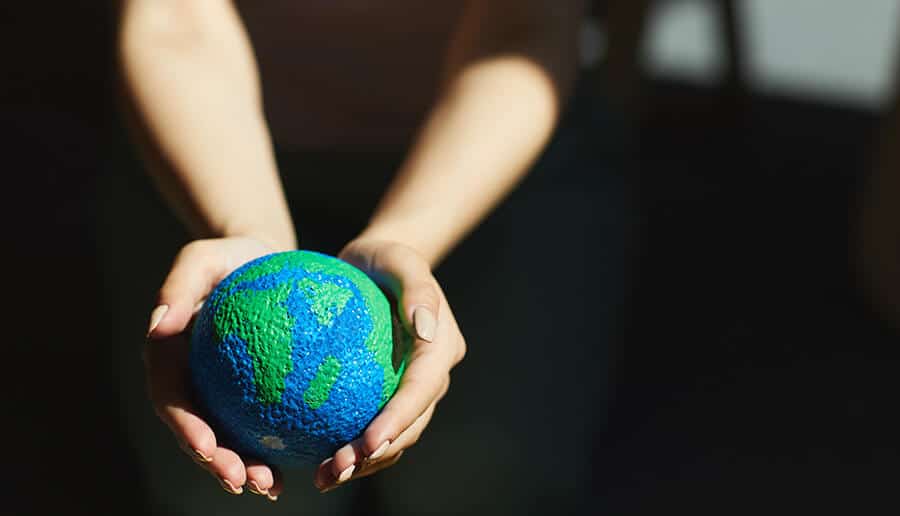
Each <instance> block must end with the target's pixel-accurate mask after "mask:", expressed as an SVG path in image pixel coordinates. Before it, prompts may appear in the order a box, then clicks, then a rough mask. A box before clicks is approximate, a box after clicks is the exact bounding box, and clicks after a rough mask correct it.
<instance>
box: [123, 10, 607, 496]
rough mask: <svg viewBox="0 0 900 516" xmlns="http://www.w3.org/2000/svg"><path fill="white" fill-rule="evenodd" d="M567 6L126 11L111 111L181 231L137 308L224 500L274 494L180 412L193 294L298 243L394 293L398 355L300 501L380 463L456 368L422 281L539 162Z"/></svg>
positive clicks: (569, 66)
mask: <svg viewBox="0 0 900 516" xmlns="http://www.w3.org/2000/svg"><path fill="white" fill-rule="evenodd" d="M582 4H583V3H582V2H581V1H578V0H567V1H563V2H560V1H558V0H527V1H522V0H516V1H513V0H488V1H479V2H452V1H440V2H428V3H424V2H414V1H411V0H392V1H390V2H365V1H359V2H315V1H313V2H288V1H285V2H251V1H235V2H234V3H232V2H228V1H227V0H204V1H197V2H177V1H160V0H122V1H121V2H120V4H119V10H118V20H119V37H118V59H119V66H120V72H121V82H122V86H123V88H122V90H123V92H124V95H123V100H124V102H123V106H124V109H123V111H124V112H125V113H126V115H127V119H128V125H129V128H130V130H131V134H132V135H133V136H134V138H135V141H136V145H137V147H138V148H139V150H140V152H141V156H142V163H143V165H144V167H145V168H146V169H147V170H148V171H149V172H150V175H151V177H152V179H153V182H154V184H155V185H156V186H157V188H158V190H159V191H160V192H161V193H162V194H163V196H164V197H165V199H166V200H167V201H168V206H169V207H170V209H171V210H172V211H173V212H174V213H176V214H177V215H178V216H179V220H181V221H182V222H183V223H184V225H185V226H186V227H188V228H190V232H191V237H190V238H191V240H190V241H189V242H188V243H187V244H186V245H184V246H183V247H182V248H181V249H180V251H179V252H178V253H177V255H176V256H175V258H174V262H173V263H172V265H171V267H170V269H169V270H168V272H167V273H166V275H165V280H164V281H163V282H162V286H161V287H160V288H159V291H158V298H157V300H156V303H155V305H154V307H153V308H152V310H151V311H150V312H151V313H150V317H149V319H150V322H149V326H148V330H147V336H148V343H147V345H146V347H145V352H144V362H145V373H146V381H147V389H148V392H149V394H150V398H151V400H152V403H153V406H154V408H155V411H156V413H157V414H158V416H159V418H160V419H161V420H162V421H163V422H164V423H165V424H166V425H167V426H168V428H169V429H170V430H171V432H172V434H173V435H174V436H175V439H176V440H177V442H178V444H179V445H180V448H181V449H182V450H183V451H184V452H185V453H187V454H188V455H189V456H190V457H191V458H192V459H193V460H194V461H195V462H197V463H198V464H199V465H200V466H201V467H202V468H203V469H204V470H206V471H207V472H209V473H210V474H211V475H212V476H213V477H214V478H215V479H216V481H217V482H218V483H219V484H220V485H221V486H222V488H223V489H224V490H225V491H227V492H229V493H232V494H240V493H242V492H243V491H244V490H248V491H250V492H252V493H255V494H259V495H262V496H264V497H267V498H268V499H270V500H273V501H274V500H277V499H278V498H279V496H281V495H282V492H283V490H284V479H283V476H282V474H281V473H280V472H279V471H277V470H276V469H273V468H271V467H270V466H268V465H266V464H263V463H260V462H258V461H255V460H253V459H251V458H249V457H241V456H239V455H237V454H236V453H234V452H233V451H232V450H229V449H228V448H227V447H224V446H222V445H221V444H220V443H219V442H218V441H217V440H216V436H215V434H214V432H213V431H212V429H211V428H210V427H209V425H208V424H207V423H206V422H205V421H204V420H203V419H202V418H201V417H200V416H199V415H198V413H197V412H196V411H195V410H194V407H193V406H192V405H191V403H190V399H189V394H188V392H187V388H186V386H185V381H184V378H185V369H186V365H185V364H186V362H185V357H186V351H187V343H186V339H185V333H186V328H188V325H189V323H190V321H191V319H192V317H193V315H194V314H195V313H196V311H197V310H198V308H199V306H200V304H201V303H202V301H203V299H204V297H205V296H206V295H207V294H208V293H209V292H210V291H211V289H212V288H213V287H214V286H215V285H216V284H217V282H218V281H219V280H221V279H222V278H224V277H225V276H226V275H227V274H229V273H230V272H231V271H233V270H234V269H235V268H237V267H238V266H240V265H242V264H243V263H245V262H247V261H249V260H251V259H253V258H256V257H259V256H261V255H264V254H267V253H271V252H274V251H283V250H290V249H296V248H298V247H299V246H300V244H302V247H305V248H313V249H318V250H323V251H326V252H335V253H337V254H338V256H340V257H341V258H343V259H345V260H347V261H349V262H351V263H353V264H355V265H357V266H359V267H360V268H362V269H363V270H364V271H365V272H367V273H368V274H369V275H370V276H372V277H373V278H374V279H376V280H377V281H378V282H379V283H380V284H381V285H382V286H383V287H384V288H387V289H391V290H393V293H394V294H395V295H396V296H397V297H398V298H399V299H400V300H401V305H402V310H401V312H402V317H403V319H404V323H405V324H406V325H407V327H408V330H409V331H410V332H411V334H413V335H414V336H415V337H416V339H415V343H414V352H413V354H412V357H413V359H412V361H411V362H410V364H409V367H408V369H407V372H406V373H405V375H404V378H403V380H402V382H401V385H400V387H399V389H398V391H397V393H396V394H395V396H394V397H393V398H392V400H391V401H390V402H389V403H388V404H387V405H386V406H385V408H384V409H383V410H382V412H381V413H380V414H379V415H378V416H377V417H376V418H375V419H374V420H373V421H372V423H371V424H370V425H369V426H368V428H367V429H366V430H365V432H364V433H363V434H362V435H361V437H360V438H359V439H357V440H356V441H354V442H351V443H348V444H347V445H346V446H344V447H342V448H340V449H339V450H337V452H336V453H335V454H334V456H333V457H330V458H328V459H326V460H325V461H324V462H323V463H322V464H321V465H319V467H318V468H317V469H316V472H315V474H314V485H315V487H316V489H318V490H320V491H322V492H326V491H329V490H331V489H333V488H335V487H337V486H341V485H345V484H347V483H349V482H351V481H352V480H354V479H358V478H361V477H364V476H368V475H371V474H372V473H375V472H378V471H380V470H382V469H384V468H386V467H389V466H391V465H393V464H395V463H396V462H397V461H398V459H399V458H400V457H401V456H402V455H403V453H404V451H406V450H407V449H408V448H409V447H410V446H412V445H413V444H414V443H416V442H417V440H418V439H419V437H420V435H421V434H422V433H423V432H424V431H425V427H426V426H428V425H429V422H430V420H431V419H432V417H433V414H434V412H435V407H436V405H437V404H438V402H439V401H440V400H441V399H442V398H443V396H444V395H445V393H447V391H448V387H449V378H450V371H451V369H452V368H453V367H454V366H455V365H456V364H458V363H459V362H460V360H462V358H463V356H464V354H465V353H466V344H465V339H464V337H463V334H462V331H461V330H460V327H459V325H458V324H457V322H456V318H455V314H454V309H453V308H451V303H450V300H449V298H448V296H447V295H445V292H444V288H443V287H444V286H446V284H444V285H442V284H439V282H438V281H437V280H436V278H435V275H434V274H433V270H434V268H435V267H436V266H437V265H438V264H440V263H441V262H442V260H443V259H444V258H445V257H446V256H448V255H449V254H450V252H451V251H452V250H453V249H454V248H455V247H456V246H457V245H458V244H459V243H460V242H461V241H462V240H463V239H464V238H466V237H467V236H469V235H470V234H471V233H473V232H474V231H475V229H476V228H477V227H478V226H479V224H480V223H481V222H483V221H485V219H486V218H487V217H488V215H489V214H491V213H493V212H494V211H496V209H497V207H498V206H499V205H500V204H501V202H502V201H503V200H504V199H505V198H506V197H508V196H509V195H510V193H511V192H512V191H513V190H514V189H515V188H516V187H517V186H518V185H520V183H522V182H523V180H524V179H525V176H526V175H527V174H528V172H529V170H531V169H532V168H533V167H534V166H535V164H536V162H538V161H539V160H541V159H542V158H541V157H542V154H543V153H545V151H546V150H547V148H548V144H549V143H550V142H551V141H552V138H553V137H554V131H555V129H556V128H557V125H558V124H559V121H560V119H561V117H562V116H563V113H564V111H565V108H566V106H567V103H568V102H569V101H570V97H572V95H573V91H574V89H575V84H576V80H577V77H578V72H579V70H578V41H577V39H578V34H579V31H578V29H579V27H580V23H581V21H582V18H583V15H584V10H585V6H584V5H582ZM564 166H568V165H564ZM295 168H296V169H299V170H291V171H290V172H289V173H287V172H285V171H286V170H288V169H295ZM112 197H114V196H112ZM110 202H115V199H114V198H110ZM140 202H142V201H139V200H136V201H135V203H134V204H130V206H129V207H130V208H131V209H137V208H136V207H137V206H138V205H139V204H140ZM542 202H543V201H542ZM587 203H589V201H588V200H586V198H585V199H582V198H581V197H579V202H578V203H577V204H574V205H573V206H577V207H578V208H579V209H580V208H581V207H582V206H586V205H587ZM613 204H614V203H613ZM126 209H127V208H126ZM579 216H580V217H585V218H587V219H591V215H590V214H585V213H582V214H580V215H579ZM576 221H577V219H576ZM111 223H112V222H111ZM297 227H299V241H298V237H297V234H298V232H297V231H296V229H297ZM534 227H540V224H536V225H535V226H534ZM571 227H572V231H573V232H575V233H576V234H575V235H574V237H572V235H571V234H570V233H569V232H567V231H566V230H565V229H563V230H562V231H560V232H559V233H560V235H566V237H567V238H574V239H579V238H581V235H580V234H578V233H579V231H580V228H581V226H579V225H578V224H577V222H573V223H572V225H571ZM147 252H148V253H150V252H152V251H149V250H148V251H147ZM539 254H540V253H537V252H536V253H534V255H535V256H539ZM143 258H145V259H147V260H149V258H146V256H144V257H143ZM588 258H589V253H585V255H584V257H583V258H581V257H579V258H578V260H581V259H584V260H587V259H588ZM579 263H580V261H579ZM502 266H503V263H502V262H500V267H501V268H502ZM498 276H502V273H499V274H498ZM536 284H540V283H536ZM454 306H455V307H456V306H458V305H454ZM495 311H496V313H497V314H501V313H504V312H503V309H502V308H500V309H495ZM573 328H578V326H577V325H573ZM549 392H550V391H548V393H549ZM590 392H591V391H590V389H587V390H586V391H585V396H589V395H590ZM580 396H581V394H578V395H577V396H574V397H573V398H572V399H573V400H582V398H581V397H580ZM582 401H583V400H582ZM573 403H576V402H575V401H573ZM578 403H581V401H578ZM560 406H561V407H563V406H565V403H562V404H561V405H560ZM532 426H535V427H536V428H542V429H543V428H544V426H542V425H541V424H540V423H534V424H533V425H532ZM579 432H583V433H584V435H587V434H589V431H588V430H587V429H581V430H579ZM579 435H581V434H579ZM536 452H537V450H526V451H525V453H530V454H534V453H536ZM573 455H574V454H573ZM148 460H151V459H148ZM535 460H536V461H540V460H542V459H535ZM554 460H556V459H554ZM558 465H559V463H558V461H557V462H556V463H548V464H547V465H546V467H543V466H542V468H543V469H544V470H546V471H552V470H553V468H554V467H557V466H558ZM536 469H538V468H536ZM554 489H559V490H560V492H562V491H563V490H565V487H558V488H554ZM496 496H498V497H499V496H506V495H496ZM513 496H515V495H512V494H511V495H509V498H507V499H506V500H507V501H508V500H509V499H511V498H512V497H513ZM208 507H209V506H208V505H207V506H206V508H207V510H208ZM185 510H186V509H185Z"/></svg>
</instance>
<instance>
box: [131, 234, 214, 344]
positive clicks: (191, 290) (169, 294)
mask: <svg viewBox="0 0 900 516" xmlns="http://www.w3.org/2000/svg"><path fill="white" fill-rule="evenodd" d="M215 249H216V246H215V243H214V242H212V241H208V240H197V241H195V242H191V243H190V244H188V245H186V246H184V247H183V248H182V249H181V251H180V252H179V253H178V256H176V257H175V261H174V263H173V264H172V269H171V270H170V271H169V274H168V276H166V279H165V281H164V282H163V285H162V287H161V288H160V290H159V297H158V302H157V306H156V308H154V309H153V312H152V313H151V314H150V325H149V329H148V330H147V337H149V338H165V337H171V336H172V335H176V334H178V333H181V332H183V331H184V330H185V328H187V325H188V323H189V322H190V321H191V318H192V317H193V315H194V312H195V311H196V308H197V306H198V305H199V304H200V302H201V301H203V300H204V299H205V298H206V296H207V295H208V294H209V292H210V291H211V290H212V289H213V287H214V286H215V285H216V283H218V282H219V280H221V279H222V277H223V276H224V272H225V271H224V268H225V267H224V260H223V259H222V257H221V256H220V254H219V253H217V252H216V251H215Z"/></svg>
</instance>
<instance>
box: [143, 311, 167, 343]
mask: <svg viewBox="0 0 900 516" xmlns="http://www.w3.org/2000/svg"><path fill="white" fill-rule="evenodd" d="M168 311H169V305H159V306H157V307H156V308H154V309H153V312H151V313H150V326H149V328H148V329H147V336H148V337H149V336H150V334H151V333H153V330H155V329H156V327H157V326H159V323H160V322H161V321H162V320H163V317H165V316H166V312H168Z"/></svg>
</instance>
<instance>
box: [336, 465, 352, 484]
mask: <svg viewBox="0 0 900 516" xmlns="http://www.w3.org/2000/svg"><path fill="white" fill-rule="evenodd" d="M354 471H356V464H351V465H349V466H347V469H345V470H344V471H341V474H340V475H338V479H337V481H338V484H343V483H344V482H346V481H348V480H350V477H351V476H353V472H354Z"/></svg>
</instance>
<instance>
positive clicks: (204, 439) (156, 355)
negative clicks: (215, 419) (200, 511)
mask: <svg viewBox="0 0 900 516" xmlns="http://www.w3.org/2000/svg"><path fill="white" fill-rule="evenodd" d="M187 353H188V347H187V342H186V341H185V339H184V338H182V337H181V336H178V337H173V338H170V339H165V340H162V341H158V342H152V343H148V344H147V346H146V347H145V350H144V367H145V369H146V377H147V379H148V383H147V389H148V391H149V392H148V394H149V397H150V401H151V402H152V403H153V407H154V409H155V410H156V413H157V415H158V416H159V418H160V419H161V420H162V421H163V422H164V423H165V424H166V425H167V426H168V427H169V429H170V430H171V431H172V433H173V434H174V435H175V438H176V440H178V442H179V445H180V446H181V448H182V449H183V450H184V451H185V452H186V453H188V454H189V455H190V456H191V457H192V458H193V459H195V460H196V461H198V462H200V463H209V462H211V461H212V459H213V456H214V455H215V453H216V447H217V446H216V437H215V434H214V433H213V431H212V428H210V426H209V425H208V424H206V422H205V421H203V419H202V418H201V417H200V416H199V415H198V413H197V411H196V410H195V408H194V406H193V404H192V403H191V402H190V400H189V399H188V398H187V396H186V394H185V393H187V392H188V388H187V385H186V383H187Z"/></svg>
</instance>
